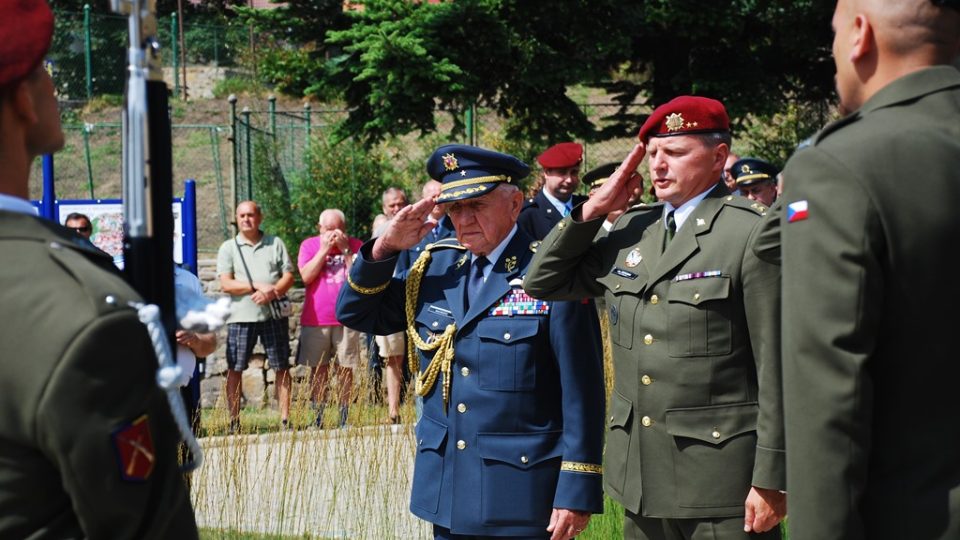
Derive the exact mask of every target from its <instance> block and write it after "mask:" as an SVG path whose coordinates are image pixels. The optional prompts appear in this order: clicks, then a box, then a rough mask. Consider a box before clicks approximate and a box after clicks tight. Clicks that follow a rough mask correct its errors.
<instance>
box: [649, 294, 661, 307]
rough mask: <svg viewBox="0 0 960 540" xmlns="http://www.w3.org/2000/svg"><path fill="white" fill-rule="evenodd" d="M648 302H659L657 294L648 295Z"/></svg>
mask: <svg viewBox="0 0 960 540" xmlns="http://www.w3.org/2000/svg"><path fill="white" fill-rule="evenodd" d="M650 303H651V304H654V305H656V304H659V303H660V297H659V296H657V295H653V296H651V297H650Z"/></svg>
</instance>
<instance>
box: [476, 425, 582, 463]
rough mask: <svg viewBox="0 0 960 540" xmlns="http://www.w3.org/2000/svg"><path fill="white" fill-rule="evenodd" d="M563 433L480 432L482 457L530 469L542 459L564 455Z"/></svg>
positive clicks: (478, 439) (479, 445) (478, 438)
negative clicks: (561, 441) (562, 447)
mask: <svg viewBox="0 0 960 540" xmlns="http://www.w3.org/2000/svg"><path fill="white" fill-rule="evenodd" d="M561 433H563V432H562V431H547V432H543V433H479V434H477V441H478V448H479V451H480V457H482V458H483V459H489V460H493V461H500V462H503V463H507V464H509V465H512V466H514V467H517V468H518V469H529V468H530V467H533V466H534V465H536V464H538V463H540V462H542V461H545V460H548V459H551V458H556V457H560V456H561V455H563V451H562V449H561V445H560V434H561Z"/></svg>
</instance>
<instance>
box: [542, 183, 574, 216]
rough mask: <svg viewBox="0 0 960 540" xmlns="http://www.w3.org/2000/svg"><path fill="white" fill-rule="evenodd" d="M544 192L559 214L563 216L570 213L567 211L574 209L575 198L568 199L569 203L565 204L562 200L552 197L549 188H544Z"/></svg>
mask: <svg viewBox="0 0 960 540" xmlns="http://www.w3.org/2000/svg"><path fill="white" fill-rule="evenodd" d="M542 191H543V196H544V197H546V198H547V200H548V201H550V204H552V205H553V207H554V208H556V209H557V212H560V215H561V216H563V215H566V214H567V213H569V212H567V210H572V209H573V197H570V198H569V199H567V202H563V201H561V200H560V199H558V198H556V197H554V196H553V195H551V194H550V192H549V191H547V188H543V190H542Z"/></svg>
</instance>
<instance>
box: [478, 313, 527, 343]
mask: <svg viewBox="0 0 960 540" xmlns="http://www.w3.org/2000/svg"><path fill="white" fill-rule="evenodd" d="M539 327H540V323H539V322H538V321H537V320H536V319H515V318H512V317H504V318H493V317H489V318H486V319H484V320H481V321H480V323H479V324H477V335H479V336H480V339H486V340H492V341H499V342H500V343H513V342H514V341H517V340H518V339H525V338H529V337H533V336H535V335H537V330H538V329H539Z"/></svg>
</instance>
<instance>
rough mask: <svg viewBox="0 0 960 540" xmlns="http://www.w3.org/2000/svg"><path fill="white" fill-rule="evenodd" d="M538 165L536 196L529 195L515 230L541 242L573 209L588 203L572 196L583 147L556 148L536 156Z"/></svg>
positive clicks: (577, 184) (566, 144)
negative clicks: (520, 230) (538, 176)
mask: <svg viewBox="0 0 960 540" xmlns="http://www.w3.org/2000/svg"><path fill="white" fill-rule="evenodd" d="M537 162H538V163H540V167H541V171H540V178H539V179H538V181H537V183H536V184H535V186H534V191H535V193H531V194H530V197H529V198H528V199H527V201H526V202H525V203H524V205H523V209H522V210H521V211H520V217H518V218H517V226H518V227H520V228H521V229H523V230H524V231H525V232H526V233H527V234H529V235H530V236H532V237H533V238H536V239H537V240H542V239H543V237H544V236H546V235H547V233H548V232H550V229H552V228H553V226H554V225H556V224H557V223H560V220H561V219H563V217H564V216H566V215H567V214H569V213H570V211H571V210H573V207H574V206H576V205H578V204H580V203H582V202H583V201H585V200H587V197H586V196H584V195H575V194H574V192H575V191H577V188H578V187H580V165H581V164H582V163H583V146H582V145H580V144H579V143H575V142H562V143H559V144H555V145H553V146H551V147H550V148H547V149H546V150H544V152H543V153H542V154H540V155H539V156H537ZM537 189H539V191H537Z"/></svg>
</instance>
